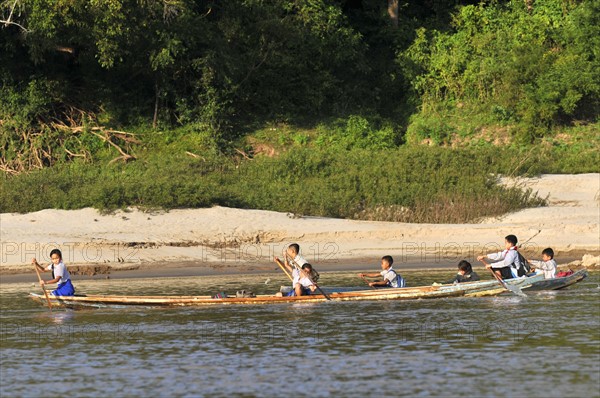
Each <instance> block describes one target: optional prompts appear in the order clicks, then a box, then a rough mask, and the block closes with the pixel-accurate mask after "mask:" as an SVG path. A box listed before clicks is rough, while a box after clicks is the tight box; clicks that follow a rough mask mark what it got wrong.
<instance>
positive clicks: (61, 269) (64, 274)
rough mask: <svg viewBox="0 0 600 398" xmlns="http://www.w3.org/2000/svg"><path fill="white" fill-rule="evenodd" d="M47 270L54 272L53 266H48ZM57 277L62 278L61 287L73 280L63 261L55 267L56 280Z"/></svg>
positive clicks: (59, 282)
mask: <svg viewBox="0 0 600 398" xmlns="http://www.w3.org/2000/svg"><path fill="white" fill-rule="evenodd" d="M46 270H48V271H52V264H50V265H49V266H47V267H46ZM57 276H60V280H59V281H58V284H59V285H60V284H63V283H65V282H66V281H68V280H69V279H71V275H69V271H68V270H67V267H66V266H65V264H64V263H63V262H62V261H61V262H60V263H58V264H56V265H55V266H54V277H55V278H56V277H57Z"/></svg>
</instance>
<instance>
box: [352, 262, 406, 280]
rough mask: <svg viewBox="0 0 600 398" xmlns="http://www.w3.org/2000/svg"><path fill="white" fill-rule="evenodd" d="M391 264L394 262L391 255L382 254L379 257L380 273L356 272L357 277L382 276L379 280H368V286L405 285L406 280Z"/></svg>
mask: <svg viewBox="0 0 600 398" xmlns="http://www.w3.org/2000/svg"><path fill="white" fill-rule="evenodd" d="M392 264H394V259H393V258H392V256H383V257H382V258H381V269H382V271H381V272H380V273H376V272H374V273H370V274H358V276H359V278H363V279H364V278H377V277H379V276H382V277H383V280H381V281H375V282H369V286H371V287H376V286H382V287H405V286H406V282H405V281H404V278H402V277H401V276H400V275H399V274H397V273H396V271H395V270H394V269H393V268H392Z"/></svg>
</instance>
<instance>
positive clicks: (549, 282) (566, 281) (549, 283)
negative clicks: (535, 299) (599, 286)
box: [523, 269, 588, 292]
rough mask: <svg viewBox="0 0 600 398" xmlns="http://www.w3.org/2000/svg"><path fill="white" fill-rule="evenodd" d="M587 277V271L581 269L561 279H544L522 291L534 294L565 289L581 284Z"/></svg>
mask: <svg viewBox="0 0 600 398" xmlns="http://www.w3.org/2000/svg"><path fill="white" fill-rule="evenodd" d="M587 275H588V274H587V270H585V269H581V270H579V271H577V272H575V273H573V274H571V275H569V276H564V277H562V278H552V279H544V280H542V281H539V282H535V283H533V284H532V285H531V286H529V287H527V288H524V289H523V290H525V291H527V292H535V291H542V290H559V289H564V288H566V287H569V286H571V285H574V284H576V283H577V282H581V281H582V280H583V279H585V278H587Z"/></svg>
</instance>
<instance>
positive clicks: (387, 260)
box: [381, 256, 394, 271]
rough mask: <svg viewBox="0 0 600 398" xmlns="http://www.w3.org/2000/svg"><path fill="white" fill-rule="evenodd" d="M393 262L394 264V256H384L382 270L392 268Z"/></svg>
mask: <svg viewBox="0 0 600 398" xmlns="http://www.w3.org/2000/svg"><path fill="white" fill-rule="evenodd" d="M392 264H394V259H393V258H392V256H383V257H382V258H381V269H382V270H384V271H385V270H387V269H390V268H391V267H392Z"/></svg>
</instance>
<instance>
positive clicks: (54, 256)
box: [31, 249, 75, 296]
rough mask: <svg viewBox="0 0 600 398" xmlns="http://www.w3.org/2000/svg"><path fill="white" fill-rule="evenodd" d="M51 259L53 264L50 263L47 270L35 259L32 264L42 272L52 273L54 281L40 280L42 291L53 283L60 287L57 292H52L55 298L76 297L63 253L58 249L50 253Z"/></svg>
mask: <svg viewBox="0 0 600 398" xmlns="http://www.w3.org/2000/svg"><path fill="white" fill-rule="evenodd" d="M50 259H51V260H52V263H50V264H49V265H48V266H47V267H46V268H44V267H42V266H41V265H40V264H38V262H37V260H36V259H35V258H34V259H32V260H31V263H32V264H33V265H35V266H36V267H37V268H38V269H39V270H40V271H42V272H48V271H50V272H52V279H51V280H49V281H44V280H40V285H41V286H42V289H45V287H44V285H49V284H52V283H58V286H57V288H56V289H55V290H53V291H52V294H53V295H55V296H73V295H75V288H74V287H73V284H72V283H71V275H69V271H68V270H67V267H66V265H65V263H63V259H62V253H61V251H60V250H58V249H54V250H52V251H51V252H50Z"/></svg>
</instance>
